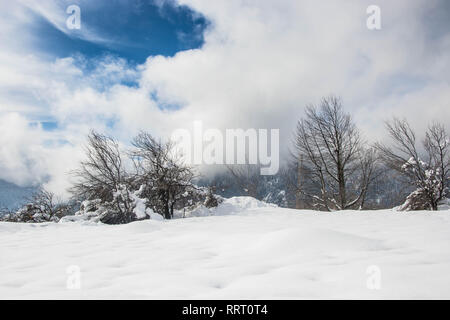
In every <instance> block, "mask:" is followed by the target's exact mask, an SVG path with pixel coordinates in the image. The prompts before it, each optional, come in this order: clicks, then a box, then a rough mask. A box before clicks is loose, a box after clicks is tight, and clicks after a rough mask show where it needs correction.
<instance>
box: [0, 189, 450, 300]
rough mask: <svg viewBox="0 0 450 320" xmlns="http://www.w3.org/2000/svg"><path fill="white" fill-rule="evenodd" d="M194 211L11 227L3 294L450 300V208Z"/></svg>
mask: <svg viewBox="0 0 450 320" xmlns="http://www.w3.org/2000/svg"><path fill="white" fill-rule="evenodd" d="M208 214H214V216H207V215H208ZM192 215H201V217H190V218H186V219H174V220H171V221H156V220H147V221H140V222H135V223H130V224H128V225H118V226H110V225H102V224H95V223H91V222H82V221H79V222H65V223H45V224H18V223H0V298H56V299H66V298H87V299H92V298H144V299H148V298H149V299H162V298H166V299H171V298H181V299H183V298H192V299H203V298H206V299H222V298H252V299H253V298H255V299H265V298H268V299H272V298H274V299H278V298H282V299H291V298H294V299H304V298H307V299H316V298H333V299H334V298H374V299H378V298H389V299H396V298H400V299H403V298H412V299H415V298H425V299H426V298H438V299H439V298H446V299H449V298H450V210H445V211H440V212H414V213H411V212H409V213H404V212H403V213H399V212H395V211H392V210H384V211H372V212H369V211H363V212H357V211H348V212H339V213H317V212H312V211H298V210H290V209H282V208H275V207H273V206H269V205H266V204H264V203H261V202H258V201H256V200H253V199H250V198H242V197H240V198H233V199H230V200H227V201H226V202H225V203H223V204H222V205H221V206H220V207H219V208H218V209H216V210H214V211H213V212H208V211H207V210H200V211H198V212H196V213H193V214H192ZM78 270H79V271H80V272H79V273H78ZM78 279H79V281H77V280H78ZM68 283H69V288H68V286H67V284H68ZM78 284H79V289H77V287H78Z"/></svg>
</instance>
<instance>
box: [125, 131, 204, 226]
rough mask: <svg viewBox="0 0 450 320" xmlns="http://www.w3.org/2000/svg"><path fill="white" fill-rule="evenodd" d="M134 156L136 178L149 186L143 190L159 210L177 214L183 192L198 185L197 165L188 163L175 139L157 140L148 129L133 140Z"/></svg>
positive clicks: (144, 194)
mask: <svg viewBox="0 0 450 320" xmlns="http://www.w3.org/2000/svg"><path fill="white" fill-rule="evenodd" d="M132 145H133V146H134V150H132V151H131V153H130V154H131V156H132V158H133V160H134V163H135V167H136V172H137V174H136V177H135V181H136V182H137V183H139V184H140V185H144V186H145V190H143V191H142V192H141V196H144V197H145V198H147V199H148V200H149V203H150V205H151V206H152V207H153V209H154V210H155V211H156V212H162V213H163V214H164V217H165V218H166V219H170V218H172V217H173V212H174V207H175V204H176V202H177V201H178V200H180V199H181V198H182V195H183V194H184V193H185V192H186V191H187V190H188V189H192V188H195V187H194V186H193V184H192V179H193V178H194V177H195V174H194V171H193V168H191V167H190V166H188V165H185V164H184V163H183V161H182V159H181V155H180V154H177V152H176V148H175V144H174V143H173V142H171V141H168V142H162V141H160V140H156V139H155V138H153V137H152V136H151V135H150V134H149V133H147V132H141V133H139V134H138V135H137V136H136V137H135V138H134V139H133V141H132Z"/></svg>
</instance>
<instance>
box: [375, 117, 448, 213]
mask: <svg viewBox="0 0 450 320" xmlns="http://www.w3.org/2000/svg"><path fill="white" fill-rule="evenodd" d="M386 128H387V130H388V133H389V136H390V137H391V138H392V140H393V145H392V147H390V146H387V145H385V144H383V143H377V144H376V145H375V146H376V148H377V149H378V150H379V152H380V154H381V157H382V159H383V160H384V162H385V163H386V165H387V166H388V167H390V168H391V169H393V170H396V171H398V172H399V173H401V174H403V175H404V176H406V177H407V178H408V179H409V181H410V182H411V184H413V185H415V186H416V187H417V189H416V190H415V191H414V192H413V193H411V194H410V195H409V196H408V198H407V201H406V202H405V204H404V205H403V206H402V207H401V209H405V210H410V209H413V210H414V209H427V208H429V209H431V210H437V208H438V203H439V202H440V201H441V200H442V199H443V198H444V197H446V195H447V194H448V185H449V171H450V160H449V148H450V147H449V140H448V135H447V132H446V130H445V127H444V126H443V125H441V124H439V123H433V124H432V125H430V126H429V127H428V130H427V131H426V133H425V139H424V140H423V142H422V145H423V149H424V151H423V152H420V151H419V150H418V148H417V143H416V135H415V133H414V131H413V130H412V128H411V127H410V125H409V123H408V122H407V121H406V120H400V119H397V118H394V119H393V120H392V121H390V122H386Z"/></svg>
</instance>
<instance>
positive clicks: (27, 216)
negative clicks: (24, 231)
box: [4, 187, 71, 222]
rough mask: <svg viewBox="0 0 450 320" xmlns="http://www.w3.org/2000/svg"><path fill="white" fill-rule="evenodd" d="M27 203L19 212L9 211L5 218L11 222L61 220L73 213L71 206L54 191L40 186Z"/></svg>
mask: <svg viewBox="0 0 450 320" xmlns="http://www.w3.org/2000/svg"><path fill="white" fill-rule="evenodd" d="M26 200H27V204H26V205H24V206H23V207H21V208H20V209H19V210H18V211H17V212H9V213H8V214H7V215H6V216H5V218H4V220H6V221H10V222H47V221H59V219H61V218H62V217H63V216H66V215H68V214H70V213H71V206H70V205H69V204H67V203H64V202H63V201H61V200H59V199H57V197H56V196H55V195H54V193H52V192H50V191H48V190H46V189H44V188H42V187H41V188H39V189H38V190H37V191H36V192H34V193H33V194H32V195H31V196H30V197H28V198H26Z"/></svg>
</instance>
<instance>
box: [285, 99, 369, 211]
mask: <svg viewBox="0 0 450 320" xmlns="http://www.w3.org/2000/svg"><path fill="white" fill-rule="evenodd" d="M294 147H295V149H294V152H293V154H294V157H295V161H296V162H297V161H298V159H299V157H301V156H302V157H303V161H304V165H305V171H307V172H309V175H310V177H311V179H312V180H313V181H314V182H315V183H316V185H317V186H318V188H319V190H320V192H319V193H314V194H311V193H308V192H307V190H304V189H303V188H300V190H299V192H302V193H303V194H305V195H306V196H308V197H310V198H311V199H313V200H314V201H315V203H316V204H317V205H318V206H320V207H322V208H324V209H325V210H331V209H338V210H345V209H349V208H354V207H356V206H357V205H358V204H359V205H360V206H361V204H364V198H365V196H366V194H367V188H368V187H369V185H370V183H371V181H372V175H373V173H374V165H375V160H376V157H375V154H374V152H373V151H369V152H366V150H365V149H364V148H363V140H362V137H361V134H360V132H359V130H358V129H357V127H356V125H355V124H354V122H353V120H352V118H351V116H350V115H349V114H347V113H345V112H344V110H343V108H342V103H341V100H340V99H339V98H337V97H335V96H329V97H326V98H323V99H322V101H321V103H320V106H313V105H310V106H307V108H306V115H305V118H303V119H301V120H300V121H299V122H298V124H297V129H296V132H295V135H294Z"/></svg>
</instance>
